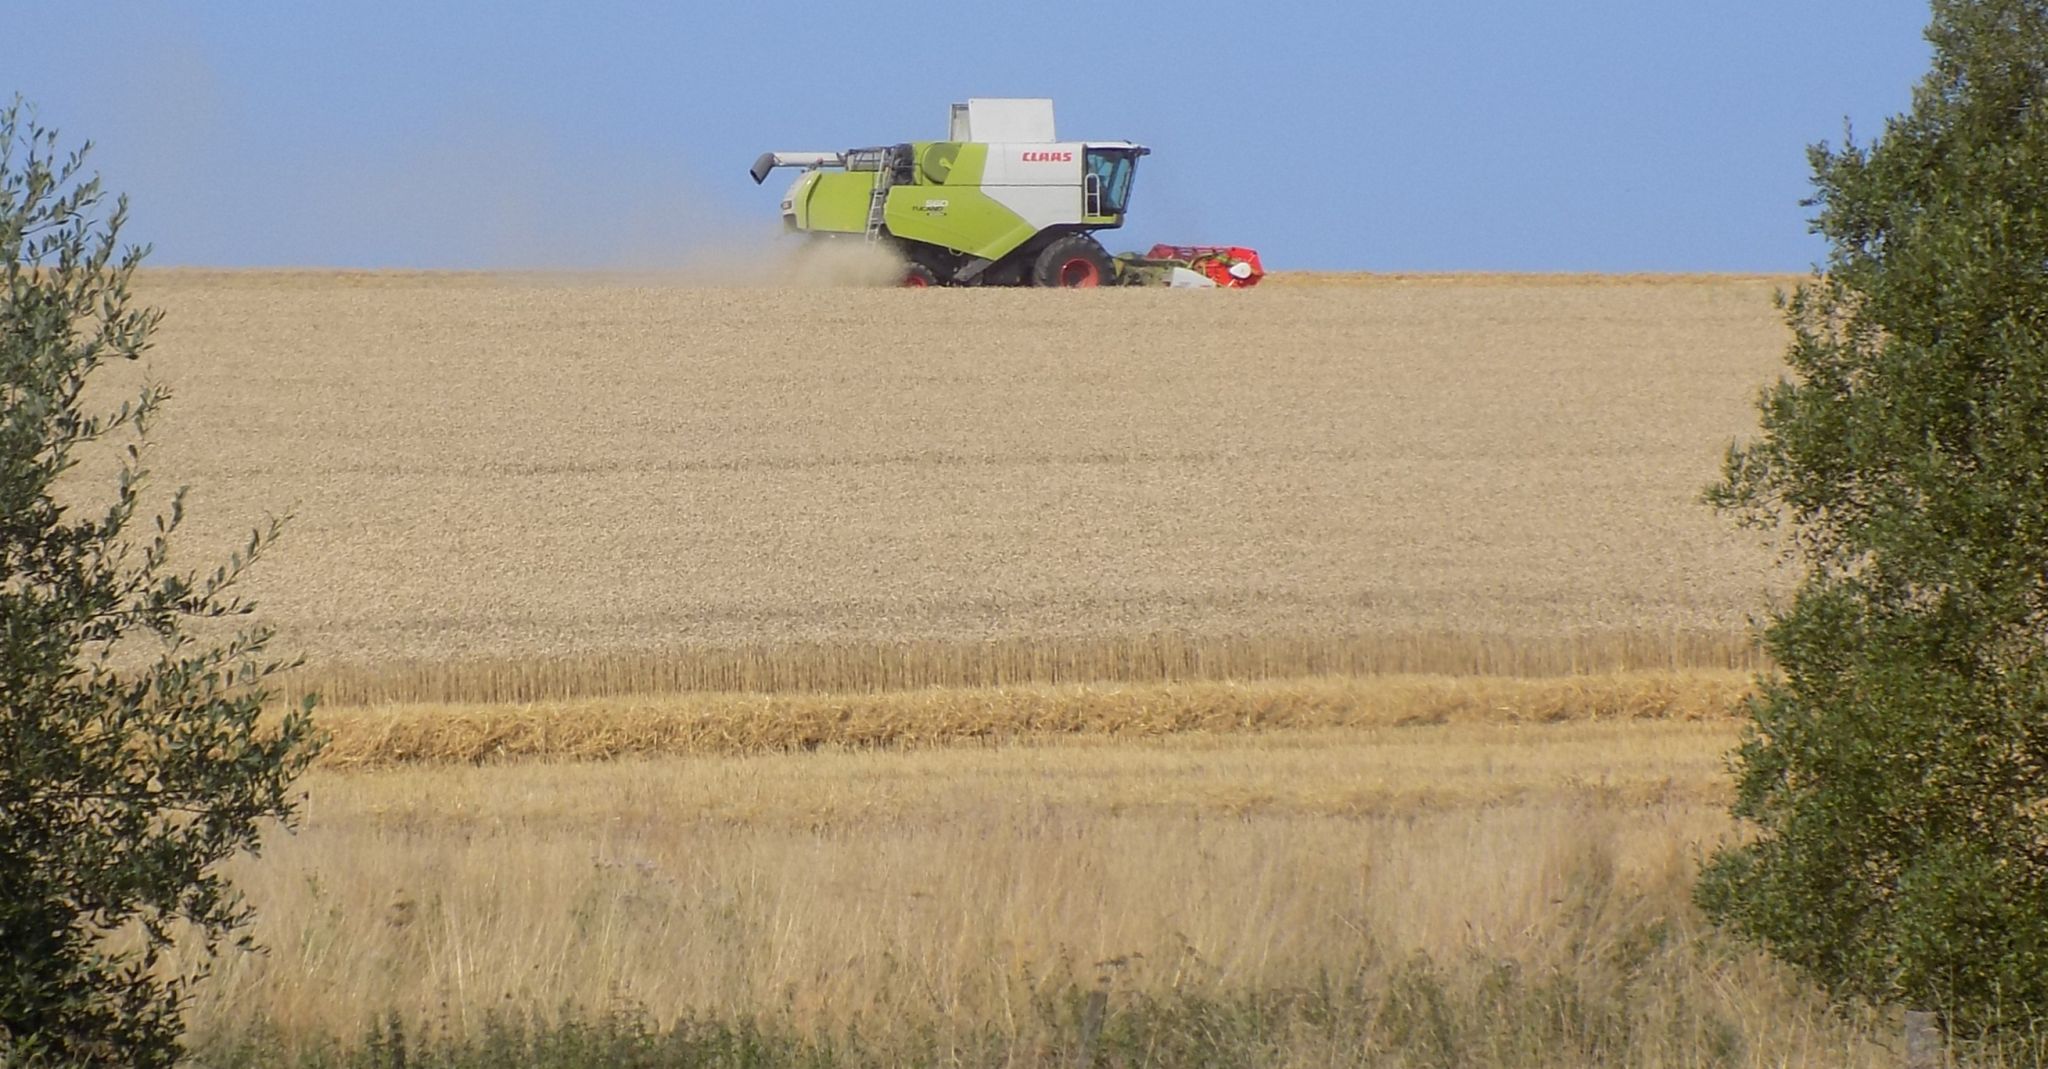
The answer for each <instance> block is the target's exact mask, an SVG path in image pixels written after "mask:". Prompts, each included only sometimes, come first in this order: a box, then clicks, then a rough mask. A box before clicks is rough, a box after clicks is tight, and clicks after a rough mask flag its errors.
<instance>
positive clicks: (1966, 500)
mask: <svg viewBox="0 0 2048 1069" xmlns="http://www.w3.org/2000/svg"><path fill="white" fill-rule="evenodd" d="M1927 36H1928V40H1929V41H1930V42H1931V43H1932V45H1933V68H1932V70H1931V71H1930V72H1929V73H1928V74H1927V76H1926V77H1925V79H1924V80H1923V81H1922V82H1921V83H1920V84H1919V85H1918V87H1917V88H1916V90H1915V91H1914V94H1913V99H1912V106H1911V109H1910V110H1909V111H1908V112H1907V113H1906V114H1904V115H1900V116H1897V117H1895V118H1893V119H1891V120H1890V121H1889V122H1887V123H1886V124H1885V126H1884V129H1883V131H1882V133H1881V134H1880V135H1879V136H1878V137H1876V138H1875V139H1873V140H1871V141H1870V142H1869V143H1868V144H1865V145H1859V144H1857V143H1856V142H1855V140H1854V139H1853V138H1849V139H1848V140H1847V143H1846V144H1844V145H1843V146H1842V147H1841V148H1840V149H1832V148H1830V147H1828V146H1827V145H1825V144H1822V145H1819V146H1816V147H1815V148H1813V149H1812V150H1811V152H1810V156H1811V162H1812V166H1813V175H1814V178H1813V181H1814V187H1815V195H1814V199H1813V201H1812V202H1811V203H1812V204H1813V205H1814V206H1816V207H1817V209H1818V214H1817V216H1816V218H1815V220H1814V226H1815V229H1816V231H1817V232H1818V233H1820V234H1821V235H1823V236H1824V237H1825V238H1826V240H1827V241H1828V243H1829V252H1828V255H1827V260H1826V262H1825V264H1824V268H1823V270H1821V271H1818V272H1816V274H1815V276H1814V277H1813V278H1812V279H1811V280H1809V281H1808V282H1806V283H1805V284H1803V285H1801V286H1800V287H1799V288H1798V290H1797V291H1796V292H1795V293H1794V294H1793V295H1792V296H1791V297H1790V298H1789V299H1788V300H1787V301H1786V302H1785V309H1786V316H1787V320H1788V322H1789V323H1790V325H1791V328H1792V332H1793V341H1792V344H1791V347H1790V351H1789V354H1788V357H1787V362H1788V364H1789V368H1790V371H1789V374H1788V375H1787V376H1786V377H1785V378H1783V379H1782V380H1781V381H1780V382H1779V383H1778V384H1776V385H1775V386H1772V387H1770V388H1768V389H1766V390H1765V391H1764V392H1763V394H1762V396H1761V400H1760V408H1761V413H1762V420H1761V423H1762V434H1761V436H1760V437H1759V438H1758V439H1756V440H1754V441H1752V442H1748V443H1744V444H1739V445H1737V446H1736V447H1734V448H1732V449H1731V450H1730V452H1729V454H1728V458H1727V462H1726V466H1725V471H1724V477H1723V479H1722V480H1721V481H1720V482H1719V483H1718V484H1717V485H1715V486H1713V487H1711V488H1709V490H1708V495H1707V496H1708V498H1709V500H1710V501H1711V502H1712V503H1713V504H1715V505H1717V506H1719V507H1720V508H1722V509H1725V510H1728V511H1729V512H1730V513H1732V514H1733V515H1734V516H1735V517H1737V518H1738V519H1739V520H1740V521H1741V522H1743V523H1746V524H1749V525H1754V526H1758V527H1763V528H1770V529H1773V530H1775V531H1776V532H1777V536H1778V538H1779V543H1780V544H1781V545H1782V546H1784V547H1786V552H1787V554H1788V555H1789V556H1790V557H1791V558H1792V559H1793V560H1795V561H1796V562H1797V563H1798V565H1799V566H1800V568H1801V569H1802V575H1803V579H1802V582H1801V584H1800V585H1799V587H1798V589H1797V591H1796V593H1795V594H1794V595H1793V596H1792V597H1791V598H1790V599H1789V601H1788V602H1787V603H1786V604H1785V605H1783V606H1782V607H1781V608H1779V609H1777V610H1775V611H1774V612H1773V613H1772V615H1771V616H1770V618H1769V619H1768V621H1767V627H1766V629H1765V631H1764V643H1765V646H1766V648H1767V650H1768V651H1769V653H1770V655H1771V657H1772V659H1773V660H1774V661H1775V662H1776V664H1777V666H1778V668H1779V671H1778V672H1777V673H1775V674H1774V675H1773V676H1772V677H1770V678H1768V679H1766V680H1764V681H1763V685H1762V687H1761V688H1760V694H1759V696H1758V697H1757V698H1755V699H1754V700H1753V701H1752V702H1751V704H1750V710H1749V711H1750V713H1751V714H1752V722H1751V729H1750V731H1749V733H1748V736H1747V738H1746V740H1745V742H1744V743H1743V744H1742V746H1741V748H1740V750H1739V751H1738V752H1737V755H1736V758H1735V771H1736V773H1737V796H1736V802H1735V813H1736V815H1737V816H1738V817H1740V818H1742V819H1743V820H1744V821H1746V822H1747V823H1748V825H1749V827H1750V829H1751V830H1752V831H1753V832H1754V834H1753V836H1751V837H1748V838H1747V839H1746V841H1743V842H1741V843H1740V844H1738V845H1733V846H1730V847H1727V848H1725V849H1723V850H1721V851H1720V852H1719V853H1718V854H1717V855H1716V856H1715V857H1714V858H1713V859H1712V860H1711V862H1710V863H1709V865H1708V867H1707V869H1706V871H1705V872H1704V874H1703V876H1702V880H1701V883H1700V886H1699V890H1698V895H1699V899H1700V901H1701V903H1702V905H1704V906H1705V907H1706V908H1707V909H1708V911H1709V912H1710V913H1711V914H1713V915H1715V916H1716V917H1718V918H1719V919H1721V920H1723V921H1725V922H1727V923H1728V924H1730V925H1732V926H1734V927H1735V928H1736V929H1738V930H1740V931H1741V932H1744V933H1746V934H1747V935H1749V936H1751V937H1753V938H1754V939H1756V940H1758V941H1760V942H1761V943H1762V944H1763V945H1764V946H1766V947H1768V948H1769V949H1770V950H1771V951H1772V952H1774V953H1775V954H1776V955H1778V956H1779V957H1781V958H1782V959H1784V960H1786V961H1788V962H1791V963H1792V964H1794V965H1796V966H1798V967H1799V968H1801V969H1802V970H1804V971H1805V972H1806V973H1807V974H1809V975H1810V976H1812V977H1813V978H1815V979H1816V980H1818V981H1819V982H1820V983H1821V984H1822V985H1824V986H1825V987H1826V988H1827V989H1828V990H1829V991H1830V992H1832V993H1834V994H1835V995H1836V996H1838V997H1841V998H1844V999H1846V1000H1851V1001H1861V1002H1865V1003H1868V1004H1873V1005H1906V1006H1908V1007H1917V1008H1923V1009H1930V1010H1935V1011H1937V1012H1939V1013H1940V1014H1942V1016H1943V1020H1944V1021H1945V1023H1946V1025H1947V1026H1948V1028H1949V1030H1950V1031H1951V1033H1952V1034H1956V1035H1959V1036H1962V1037H1966V1038H1970V1037H1975V1038H1987V1039H1999V1040H2001V1041H2002V1040H2006V1039H2011V1038H2012V1037H2014V1036H2024V1035H2028V1034H2034V1035H2038V1034H2039V1031H2038V1030H2039V1028H2040V1025H2041V1022H2042V1021H2043V1019H2044V1017H2048V0H1937V2H1936V3H1935V4H1934V5H1933V19H1932V22H1931V24H1930V27H1929V29H1928V31H1927Z"/></svg>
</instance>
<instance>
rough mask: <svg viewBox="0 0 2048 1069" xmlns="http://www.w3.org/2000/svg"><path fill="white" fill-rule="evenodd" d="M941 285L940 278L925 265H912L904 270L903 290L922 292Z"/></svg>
mask: <svg viewBox="0 0 2048 1069" xmlns="http://www.w3.org/2000/svg"><path fill="white" fill-rule="evenodd" d="M938 284H939V276H938V275H936V274H934V273H932V269H931V268H929V267H926V266H925V265H923V264H911V265H910V266H908V267H906V268H904V269H903V288H904V289H912V290H921V289H924V288H926V287H928V286H936V285H938Z"/></svg>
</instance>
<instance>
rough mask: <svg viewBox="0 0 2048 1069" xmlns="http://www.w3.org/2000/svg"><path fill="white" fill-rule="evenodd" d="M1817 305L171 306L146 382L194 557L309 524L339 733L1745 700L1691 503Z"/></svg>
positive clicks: (210, 297) (1535, 284) (1512, 286)
mask: <svg viewBox="0 0 2048 1069" xmlns="http://www.w3.org/2000/svg"><path fill="white" fill-rule="evenodd" d="M1783 281H1784V280H1773V279H1762V278H1749V277H1728V278H1722V277H1714V276H1704V277H1685V278H1677V279H1670V278H1659V277H1655V276H1648V277H1622V278H1595V279H1586V278H1572V277H1567V278H1559V279H1552V278H1517V277H1512V276H1506V277H1503V276H1481V277H1470V278H1461V277H1456V276H1453V277H1426V276H1425V277H1401V276H1395V277H1385V278H1371V277H1368V278H1352V279H1341V278H1340V279H1318V278H1314V277H1309V278H1294V279H1289V278H1285V277H1283V278H1281V279H1280V280H1279V281H1277V282H1276V283H1275V284H1273V285H1270V286H1267V287H1263V288H1261V289H1258V290H1253V291H1248V292H1244V293H1222V294H1218V293H1188V292H1181V291H1114V290H1106V291H1097V292H1071V293H1040V292H1029V291H1010V292H1004V291H946V292H935V293H911V292H899V291H894V290H874V289H854V288H845V289H816V290H777V289H749V288H730V289H716V288H701V287H695V286H691V285H685V284H681V283H678V282H675V281H673V280H664V279H659V278H653V279H649V278H566V279H565V278H556V277H550V276H531V277H522V276H486V275H474V276H472V275H423V274H404V273H358V274H350V273H331V272H203V271H164V272H156V273H153V274H149V275H147V276H146V277H145V278H144V280H143V283H142V293H143V296H144V297H145V298H146V299H148V300H151V301H153V302H154V303H157V304H160V305H162V306H163V307H165V308H166V309H168V310H169V312H170V317H169V319H168V320H167V321H166V324H165V327H164V330H163V332H162V334H161V335H160V339H159V344H158V345H157V347H156V349H155V351H154V352H153V353H152V355H151V358H150V359H149V361H148V362H147V365H146V366H145V367H141V368H134V369H119V370H120V372H121V373H122V374H129V375H139V374H145V373H146V374H150V375H153V376H155V377H156V378H158V379H159V380H161V381H163V382H165V383H167V384H168V385H170V386H171V387H172V388H173V389H174V390H175V391H176V393H177V399H176V401H175V402H174V404H173V406H172V408H171V409H170V410H169V411H170V415H169V417H168V418H167V419H166V420H165V421H164V423H163V424H162V426H161V438H160V444H159V448H158V450H157V452H156V454H155V456H154V467H155V471H156V475H157V479H158V481H159V484H160V485H165V486H168V485H176V484H189V485H190V487H191V498H190V502H189V504H190V511H191V515H192V517H193V518H192V521H191V528H190V532H189V533H190V534H191V535H192V536H193V540H192V541H191V542H190V543H189V545H191V546H193V547H195V548H197V547H215V546H225V545H228V544H229V543H230V542H232V541H233V540H234V539H235V537H236V536H238V535H239V534H241V533H243V532H245V531H246V529H247V527H248V526H249V525H251V524H253V523H254V522H256V521H257V520H258V519H260V518H261V517H262V516H263V515H265V514H266V513H273V512H277V513H281V512H291V513H292V514H293V515H294V520H293V522H292V524H291V527H290V529H289V533H288V535H287V538H286V540H285V541H284V542H283V543H282V544H281V545H280V546H279V547H278V548H277V549H276V551H275V553H274V554H273V555H272V556H271V557H270V558H269V559H268V560H266V561H265V563H264V565H263V567H262V568H261V569H260V570H259V572H258V573H257V574H256V575H255V576H254V578H253V580H252V584H251V588H250V592H251V593H252V594H253V595H254V596H255V597H256V598H257V599H258V600H259V601H260V602H261V603H262V605H263V608H264V610H265V614H266V617H267V618H268V619H270V620H271V621H273V622H275V623H276V624H278V625H279V626H280V628H281V629H282V631H283V635H284V644H285V646H286V647H287V648H290V649H295V650H301V651H304V652H305V653H306V654H307V655H308V657H309V659H310V661H311V669H310V672H309V674H308V675H307V676H306V677H304V680H303V685H304V686H307V687H313V688H316V689H322V690H325V691H326V692H328V694H329V695H330V699H331V700H335V701H341V702H359V701H382V700H436V701H463V700H532V699H538V698H547V699H564V698H572V697H578V696H593V695H603V694H616V693H634V692H640V691H648V690H657V691H658V690H705V689H719V690H723V689H751V690H785V689H801V690H807V691H835V690H871V689H879V688H886V687H892V686H926V685H994V684H1007V683H1076V682H1086V681H1090V680H1121V681H1144V680H1147V679H1178V678H1241V677H1248V676H1249V677H1268V678H1270V677H1284V676H1297V675H1305V674H1318V673H1320V672H1323V671H1329V670H1331V669H1330V668H1329V667H1327V666H1330V665H1333V664H1334V665H1335V666H1336V670H1340V671H1382V670H1390V671H1406V672H1438V673H1465V672H1471V671H1483V672H1510V673H1518V674H1550V673H1557V672H1570V671H1575V670H1588V669H1590V670H1629V669H1645V668H1673V667H1680V668H1683V667H1703V668H1725V667H1750V666H1752V665H1751V662H1750V661H1747V660H1745V659H1744V658H1745V657H1746V656H1747V653H1746V650H1747V640H1746V627H1747V620H1748V616H1749V614H1750V613H1752V612H1753V611H1754V610H1755V609H1756V608H1757V607H1758V605H1759V604H1760V602H1761V599H1762V598H1764V597H1765V596H1767V594H1768V593H1769V592H1770V591H1771V590H1772V589H1773V580H1772V578H1771V576H1772V568H1771V560H1770V556H1769V554H1768V551H1767V549H1766V547H1764V546H1762V545H1761V544H1759V543H1757V542H1756V541H1755V540H1754V539H1753V538H1751V537H1749V536H1745V535H1742V534H1740V533H1738V532H1736V531H1734V530H1733V529H1732V528H1731V527H1730V525H1728V524H1726V523H1723V522H1721V521H1719V520H1717V519H1716V518H1715V517H1713V516H1712V515H1711V514H1709V513H1708V512H1707V511H1706V510H1705V509H1703V508H1702V507H1700V506H1699V505H1698V504H1697V501H1696V498H1697V495H1698V492H1699V490H1700V488H1701V487H1702V486H1703V485H1704V484H1705V483H1706V482H1707V481H1708V480H1709V479H1710V478H1712V477H1713V475H1714V474H1715V472H1716V469H1717V465H1718V461H1719V457H1720V454H1721V451H1722V450H1723V449H1724V448H1725V446H1726V444H1727V443H1728V442H1729V441H1730V440H1732V439H1734V438H1735V437H1737V436H1739V435H1742V434H1744V433H1746V432H1747V431H1748V430H1749V429H1750V428H1751V427H1753V425H1754V416H1753V410H1752V408H1751V403H1752V399H1753V395H1754V393H1755V391H1756V389H1757V388H1758V387H1759V386H1760V385H1761V384H1762V383H1764V382H1765V381H1766V380H1767V379H1769V378H1770V377H1771V376H1772V375H1773V374H1775V369H1776V367H1777V362H1778V358H1779V353H1780V351H1781V349H1782V345H1783V342H1784V332H1783V328H1782V326H1781V325H1780V323H1779V322H1778V320H1777V318H1776V314H1775V312H1774V310H1773V309H1772V307H1771V304H1770V296H1771V292H1772V290H1773V288H1774V287H1775V286H1778V285H1780V284H1782V283H1783ZM1165 645H1174V646H1175V647H1176V648H1180V649H1191V648H1201V649H1208V650H1211V651H1217V652H1216V654H1215V656H1212V657H1211V658H1210V661H1209V663H1210V665H1211V667H1210V668H1209V669H1207V670H1204V669H1202V668H1200V667H1199V666H1197V665H1193V664H1189V665H1184V666H1181V667H1179V668H1175V667H1174V666H1172V665H1166V666H1163V667H1159V668H1156V669H1148V668H1147V663H1150V662H1146V661H1145V660H1143V659H1142V658H1133V657H1131V656H1129V651H1130V650H1131V649H1132V648H1134V646H1135V647H1146V648H1160V647H1162V646H1165ZM1156 661H1157V658H1154V662H1156ZM1319 665H1320V666H1324V667H1318V666H1319ZM1217 666H1221V668H1220V669H1219V668H1218V667H1217ZM1148 673H1149V674H1148ZM507 680H513V681H514V682H512V683H509V684H508V683H507Z"/></svg>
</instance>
